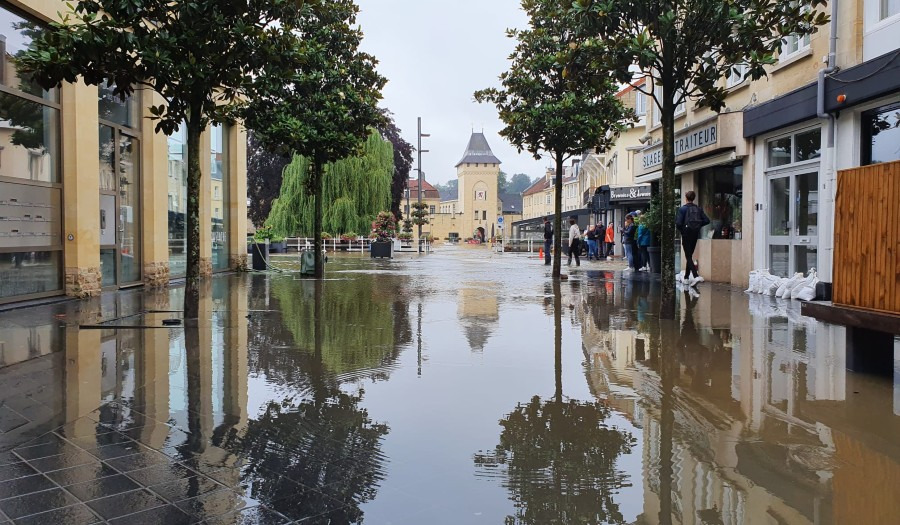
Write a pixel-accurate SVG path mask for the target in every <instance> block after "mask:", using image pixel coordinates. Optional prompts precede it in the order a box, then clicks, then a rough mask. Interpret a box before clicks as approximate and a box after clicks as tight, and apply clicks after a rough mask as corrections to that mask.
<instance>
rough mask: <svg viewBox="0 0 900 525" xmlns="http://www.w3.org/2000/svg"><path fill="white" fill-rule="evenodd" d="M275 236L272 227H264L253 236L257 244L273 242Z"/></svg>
mask: <svg viewBox="0 0 900 525" xmlns="http://www.w3.org/2000/svg"><path fill="white" fill-rule="evenodd" d="M272 236H273V233H272V227H271V226H263V227H262V228H259V229H258V230H256V233H254V234H253V240H254V241H255V242H260V243H262V242H266V241H267V240H271V239H272Z"/></svg>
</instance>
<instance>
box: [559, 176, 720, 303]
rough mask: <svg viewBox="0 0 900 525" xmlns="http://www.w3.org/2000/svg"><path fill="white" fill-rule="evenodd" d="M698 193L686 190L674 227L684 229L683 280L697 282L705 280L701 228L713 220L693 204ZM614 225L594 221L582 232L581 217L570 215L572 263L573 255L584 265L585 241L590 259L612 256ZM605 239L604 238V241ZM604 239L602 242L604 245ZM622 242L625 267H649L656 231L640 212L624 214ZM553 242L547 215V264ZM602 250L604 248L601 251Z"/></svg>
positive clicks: (637, 268)
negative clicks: (698, 256)
mask: <svg viewBox="0 0 900 525" xmlns="http://www.w3.org/2000/svg"><path fill="white" fill-rule="evenodd" d="M696 198H697V194H696V193H695V192H694V191H688V192H687V193H685V203H684V205H683V206H681V207H680V208H678V213H677V214H676V216H675V228H676V229H677V230H678V231H679V232H680V233H681V246H682V247H683V248H684V256H685V259H686V269H685V272H684V277H683V278H682V279H681V282H682V283H684V284H686V285H688V286H695V285H696V284H697V283H699V282H702V281H703V277H701V276H700V274H699V272H698V271H697V266H696V263H695V262H694V250H696V248H697V240H698V239H699V238H700V230H701V229H702V228H703V227H704V226H706V225H707V224H709V223H710V220H709V217H707V216H706V213H705V212H704V211H703V208H701V207H700V206H697V205H696V204H694V200H695V199H696ZM614 238H615V228H613V223H609V225H608V226H607V227H606V228H605V229H604V228H603V226H602V225H591V226H589V227H588V228H587V229H586V230H584V231H583V232H582V231H581V229H580V228H579V227H578V218H577V217H575V216H574V215H573V216H571V217H569V266H571V265H572V259H573V258H574V259H575V265H576V266H581V252H582V250H583V249H584V246H582V243H585V245H586V246H587V256H588V260H598V261H599V260H600V258H601V257H605V258H606V259H607V260H611V259H612V254H613V248H614V246H615V241H614V240H613V239H614ZM601 239H602V241H601ZM601 242H602V243H603V244H602V245H601ZM621 242H622V246H623V248H624V250H625V259H626V261H627V262H628V268H627V269H626V271H633V272H637V271H647V272H648V271H650V246H651V245H652V244H653V232H652V231H651V230H650V227H649V225H648V224H646V221H643V220H641V212H640V211H635V212H632V213H629V214H628V215H626V216H625V224H624V225H623V227H622V232H621ZM552 244H553V224H552V223H551V222H550V217H549V216H548V217H544V264H548V265H549V264H550V262H551V259H550V252H551V247H552ZM601 251H602V252H603V253H602V255H601Z"/></svg>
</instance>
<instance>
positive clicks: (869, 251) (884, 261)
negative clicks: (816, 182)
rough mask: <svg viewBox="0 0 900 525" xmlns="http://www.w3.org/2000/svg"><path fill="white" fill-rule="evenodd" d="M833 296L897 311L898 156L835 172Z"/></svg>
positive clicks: (846, 303)
mask: <svg viewBox="0 0 900 525" xmlns="http://www.w3.org/2000/svg"><path fill="white" fill-rule="evenodd" d="M833 298H834V303H835V304H840V305H844V306H851V307H855V308H864V309H867V310H877V311H880V312H888V313H896V314H900V161H898V162H888V163H884V164H874V165H872V166H863V167H860V168H854V169H849V170H843V171H840V172H839V173H838V187H837V199H836V202H835V222H834V289H833Z"/></svg>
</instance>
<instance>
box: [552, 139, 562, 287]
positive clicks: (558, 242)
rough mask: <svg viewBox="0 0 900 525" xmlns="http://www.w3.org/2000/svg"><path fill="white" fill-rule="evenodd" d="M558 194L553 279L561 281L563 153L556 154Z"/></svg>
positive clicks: (554, 222)
mask: <svg viewBox="0 0 900 525" xmlns="http://www.w3.org/2000/svg"><path fill="white" fill-rule="evenodd" d="M555 156H556V194H555V195H554V197H555V204H554V209H555V210H556V211H555V215H554V216H553V278H554V279H559V274H560V273H561V270H562V192H563V188H562V180H563V153H562V152H559V151H558V152H556V153H555Z"/></svg>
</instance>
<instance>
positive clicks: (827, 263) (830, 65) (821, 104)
mask: <svg viewBox="0 0 900 525" xmlns="http://www.w3.org/2000/svg"><path fill="white" fill-rule="evenodd" d="M837 19H838V0H831V22H830V24H829V30H830V31H831V35H830V38H829V40H828V58H827V61H826V64H825V67H824V68H822V69H820V70H819V76H818V83H817V85H816V113H817V116H818V117H819V118H821V119H827V120H828V126H827V132H826V142H825V145H826V147H825V151H826V155H825V156H824V158H823V160H824V161H825V162H824V166H825V177H824V178H825V180H824V184H823V185H822V189H823V190H824V192H823V193H824V194H825V195H824V197H825V201H826V202H828V203H829V204H830V206H829V209H830V215H831V217H830V219H831V220H826V221H824V223H825V226H826V231H824V232H822V233H824V234H825V235H824V239H822V240H820V242H819V244H820V246H821V247H822V252H823V253H822V255H823V256H824V257H822V259H820V260H819V270H820V272H821V273H820V279H822V280H823V281H825V282H831V280H832V268H833V266H834V219H835V209H834V207H835V186H836V184H837V156H836V155H835V147H834V136H835V133H836V128H837V121H836V119H835V118H834V115H832V114H830V113H827V112H826V111H825V78H826V77H827V76H828V75H830V74H832V73H834V72H835V71H837V70H838V67H837V38H838V37H837V28H838V23H837ZM828 299H830V297H829V298H828Z"/></svg>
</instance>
